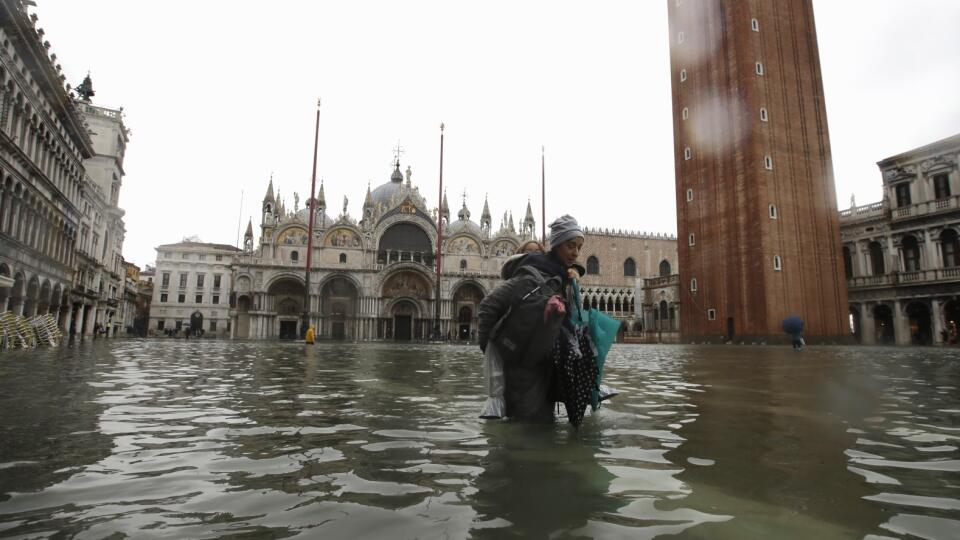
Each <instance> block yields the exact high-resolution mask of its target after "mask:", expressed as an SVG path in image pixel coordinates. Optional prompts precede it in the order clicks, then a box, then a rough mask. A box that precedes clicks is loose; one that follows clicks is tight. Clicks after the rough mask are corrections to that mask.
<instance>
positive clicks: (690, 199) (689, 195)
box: [687, 189, 693, 202]
mask: <svg viewBox="0 0 960 540" xmlns="http://www.w3.org/2000/svg"><path fill="white" fill-rule="evenodd" d="M692 200H693V190H692V189H688V190H687V202H690V201H692Z"/></svg>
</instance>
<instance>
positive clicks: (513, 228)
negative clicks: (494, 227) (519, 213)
mask: <svg viewBox="0 0 960 540" xmlns="http://www.w3.org/2000/svg"><path fill="white" fill-rule="evenodd" d="M508 228H509V229H510V232H517V229H516V228H515V227H514V226H513V211H512V210H511V211H510V222H509V226H508Z"/></svg>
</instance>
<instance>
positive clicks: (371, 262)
mask: <svg viewBox="0 0 960 540" xmlns="http://www.w3.org/2000/svg"><path fill="white" fill-rule="evenodd" d="M315 202H316V204H315V231H314V239H313V253H312V255H311V268H312V272H311V278H310V294H309V296H308V298H309V318H310V323H311V324H313V325H314V326H315V327H316V328H317V336H318V337H319V338H320V339H348V340H397V341H406V340H419V339H431V338H435V337H438V338H440V339H457V340H471V339H474V338H475V336H476V328H477V308H478V307H479V304H480V301H481V300H482V299H483V297H484V296H486V295H487V294H489V293H490V291H492V290H493V288H495V287H496V286H497V285H498V284H499V283H500V282H501V279H500V269H501V267H502V266H503V263H504V262H505V261H506V259H507V258H508V257H510V256H511V255H513V254H514V253H515V252H516V251H517V249H518V248H519V247H520V245H521V244H522V243H523V242H524V241H525V240H528V239H533V238H534V237H535V236H536V235H537V228H536V222H535V220H534V217H533V213H532V211H531V208H530V204H529V203H527V208H526V212H525V214H524V217H523V219H522V221H520V222H519V224H517V223H515V222H514V219H513V216H512V213H510V212H505V213H504V214H503V218H502V219H501V220H500V223H499V227H497V228H494V226H493V219H492V216H491V213H490V208H489V204H488V203H487V202H486V201H485V202H484V206H483V210H482V212H481V214H480V219H479V221H474V220H473V219H472V217H471V216H472V213H471V211H470V210H469V208H468V207H467V204H466V201H465V200H464V201H463V202H462V205H461V208H460V210H459V211H458V212H457V214H456V216H455V217H451V213H450V208H449V204H448V203H447V199H446V196H445V195H444V198H443V202H442V204H441V209H440V215H441V219H442V225H441V227H442V229H441V230H442V241H441V247H442V249H441V253H442V256H441V261H440V268H439V270H440V286H439V296H438V294H437V269H438V268H437V261H436V245H437V237H438V234H437V225H436V223H437V219H436V213H437V210H436V209H433V210H431V209H430V208H429V207H428V206H427V203H426V201H425V200H424V198H423V197H422V196H421V195H420V192H419V189H418V188H417V187H416V186H415V185H414V184H413V182H412V172H411V170H410V168H409V167H408V168H407V169H406V173H402V172H401V171H400V164H399V162H397V163H395V166H394V170H393V173H392V175H391V176H390V179H389V181H387V182H386V183H384V184H383V185H380V186H378V187H376V188H375V189H371V188H369V187H368V188H367V193H366V196H365V197H364V203H363V208H362V213H361V215H360V216H359V219H357V218H355V217H353V216H351V215H350V213H349V210H348V208H347V206H346V201H344V206H343V208H342V210H341V211H340V212H339V214H338V215H337V217H336V218H333V217H331V216H330V215H328V213H327V210H328V207H327V201H326V199H325V196H324V187H323V185H321V187H320V190H319V193H318V195H317V199H316V201H315ZM309 203H310V201H306V204H305V205H304V207H303V208H301V207H300V205H299V200H298V199H296V197H295V199H294V207H293V209H292V210H289V209H288V208H286V205H285V204H284V202H283V200H282V198H280V197H278V196H277V195H275V194H274V190H273V183H272V181H271V182H270V184H269V186H268V188H267V193H266V196H265V197H264V200H263V206H262V212H261V216H260V227H259V228H260V235H259V240H258V241H257V242H256V243H255V242H254V229H253V223H252V222H251V223H250V224H248V226H247V231H246V234H245V235H244V248H243V253H241V254H239V255H238V256H237V257H236V258H235V259H234V263H233V265H232V270H233V291H234V292H233V295H232V300H231V311H230V317H231V320H232V321H233V324H232V325H231V329H232V335H233V336H234V337H237V338H253V339H272V338H294V337H296V336H297V335H298V333H299V331H300V330H301V328H300V326H301V322H300V321H301V316H302V312H303V311H304V309H303V308H304V304H303V302H304V296H305V294H304V292H305V286H306V280H305V268H306V250H307V235H308V221H309ZM581 253H582V257H581V262H586V264H587V267H588V275H587V276H585V277H584V279H583V285H584V289H583V291H584V303H585V304H586V305H589V306H597V307H598V308H600V309H603V310H604V311H606V312H608V313H610V314H611V315H614V316H616V317H617V318H619V319H621V320H624V321H625V329H629V328H633V326H634V325H635V324H639V322H640V319H639V317H638V314H639V312H640V306H639V305H638V304H637V303H636V300H635V294H636V290H637V289H636V285H637V283H638V282H639V281H641V280H642V277H643V276H644V275H645V272H648V271H649V270H650V269H651V268H654V267H656V266H657V265H659V264H660V261H661V260H662V259H670V260H671V261H673V262H672V264H676V263H675V260H676V251H675V241H673V240H671V239H670V238H669V237H666V236H664V235H638V234H630V233H623V232H611V231H596V230H589V229H588V230H587V234H586V239H585V243H584V248H583V250H582V252H581ZM158 271H159V270H158ZM438 307H439V334H436V331H435V322H436V321H435V316H436V315H435V314H436V310H437V309H438Z"/></svg>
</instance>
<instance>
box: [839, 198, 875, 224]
mask: <svg viewBox="0 0 960 540" xmlns="http://www.w3.org/2000/svg"><path fill="white" fill-rule="evenodd" d="M884 210H885V209H884V206H883V203H882V202H875V203H870V204H866V205H863V206H858V207H856V208H848V209H846V210H841V211H840V221H855V220H858V219H864V218H870V217H876V216H882V215H883V213H884Z"/></svg>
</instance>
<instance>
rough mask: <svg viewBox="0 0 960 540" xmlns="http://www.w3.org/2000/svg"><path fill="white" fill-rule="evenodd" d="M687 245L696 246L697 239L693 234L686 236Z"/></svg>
mask: <svg viewBox="0 0 960 540" xmlns="http://www.w3.org/2000/svg"><path fill="white" fill-rule="evenodd" d="M687 245H689V246H695V245H697V238H696V237H695V236H694V235H693V233H690V235H689V236H687Z"/></svg>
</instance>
